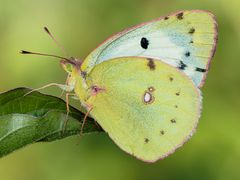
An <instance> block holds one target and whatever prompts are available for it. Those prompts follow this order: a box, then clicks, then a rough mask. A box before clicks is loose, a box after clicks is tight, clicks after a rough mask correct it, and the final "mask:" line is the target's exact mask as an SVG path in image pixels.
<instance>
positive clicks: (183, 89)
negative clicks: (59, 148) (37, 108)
mask: <svg viewBox="0 0 240 180" xmlns="http://www.w3.org/2000/svg"><path fill="white" fill-rule="evenodd" d="M45 30H46V31H47V32H48V33H49V34H50V32H49V30H48V29H47V28H45ZM217 36H218V33H217V22H216V19H215V16H214V15H213V14H211V13H210V12H207V11H202V10H186V11H179V12H177V13H173V14H170V15H168V16H164V17H160V18H158V19H155V20H153V21H150V22H146V23H143V24H140V25H137V26H134V27H132V28H129V29H126V30H124V31H122V32H120V33H117V34H115V35H113V36H112V37H110V38H109V39H107V40H106V41H104V42H103V43H102V44H100V45H99V46H98V47H97V48H96V49H95V50H93V51H92V52H91V53H90V54H89V55H88V56H87V57H86V59H85V60H83V61H81V60H78V59H75V58H62V60H61V65H62V67H63V69H64V70H65V71H66V72H67V73H68V78H67V82H66V84H65V85H59V84H51V85H57V86H59V87H60V88H62V89H64V90H65V91H66V92H67V95H70V94H71V93H73V95H74V96H75V98H77V99H78V100H79V101H80V102H81V106H83V107H84V108H86V110H87V114H86V116H87V115H89V116H91V117H93V118H94V119H95V120H96V121H97V122H98V123H99V124H100V126H101V127H102V128H103V129H104V130H105V132H106V133H108V135H109V137H110V138H111V139H112V140H113V141H114V142H115V143H116V144H117V145H118V146H119V147H120V148H121V149H122V150H124V151H125V152H127V153H129V154H131V155H133V156H135V157H136V158H138V159H140V160H142V161H145V162H155V161H157V160H159V159H162V158H164V157H166V156H168V155H169V154H172V153H173V152H174V151H175V150H176V149H177V148H178V147H180V146H182V145H183V144H184V143H185V142H186V141H187V140H188V139H189V138H190V137H191V136H192V135H193V133H194V132H195V129H196V127H197V124H198V119H199V117H200V112H201V101H202V97H201V91H200V88H201V87H202V86H203V84H204V81H205V78H206V74H207V72H208V70H209V65H210V61H211V59H212V58H213V55H214V53H215V49H216V44H217ZM22 53H25V54H26V53H29V52H27V51H23V52H22ZM85 119H86V118H85ZM85 119H84V121H85Z"/></svg>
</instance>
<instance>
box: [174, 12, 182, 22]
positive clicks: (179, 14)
mask: <svg viewBox="0 0 240 180" xmlns="http://www.w3.org/2000/svg"><path fill="white" fill-rule="evenodd" d="M176 16H177V18H178V19H179V20H182V19H183V12H180V13H178V14H177V15H176Z"/></svg>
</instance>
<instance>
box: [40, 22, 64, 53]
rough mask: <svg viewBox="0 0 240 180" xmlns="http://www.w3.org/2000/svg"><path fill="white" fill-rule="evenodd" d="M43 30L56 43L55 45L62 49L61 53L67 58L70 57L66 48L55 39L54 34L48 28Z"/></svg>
mask: <svg viewBox="0 0 240 180" xmlns="http://www.w3.org/2000/svg"><path fill="white" fill-rule="evenodd" d="M43 29H44V31H45V32H46V33H47V34H48V35H49V36H50V37H51V39H52V40H53V41H54V42H55V44H56V45H57V46H58V47H59V48H60V49H61V51H62V52H63V53H64V54H65V56H66V57H68V54H67V51H66V50H65V48H64V47H63V46H62V45H61V44H60V43H59V42H58V41H57V39H56V38H54V36H53V35H52V33H51V32H50V31H49V29H48V28H47V27H46V26H45V27H44V28H43Z"/></svg>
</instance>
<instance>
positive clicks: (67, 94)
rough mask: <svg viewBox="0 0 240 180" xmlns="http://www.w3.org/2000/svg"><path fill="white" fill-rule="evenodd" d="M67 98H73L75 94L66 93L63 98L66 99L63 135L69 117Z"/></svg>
mask: <svg viewBox="0 0 240 180" xmlns="http://www.w3.org/2000/svg"><path fill="white" fill-rule="evenodd" d="M69 96H75V94H74V93H69V92H67V93H66V96H65V98H66V109H67V114H66V119H65V121H64V125H63V133H64V131H65V130H66V128H67V123H68V115H69V113H70V108H69Z"/></svg>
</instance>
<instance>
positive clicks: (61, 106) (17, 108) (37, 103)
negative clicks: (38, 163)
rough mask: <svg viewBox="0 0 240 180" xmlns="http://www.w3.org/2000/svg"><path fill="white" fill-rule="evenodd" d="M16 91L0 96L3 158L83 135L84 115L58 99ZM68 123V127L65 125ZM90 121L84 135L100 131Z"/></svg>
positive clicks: (90, 120) (85, 126)
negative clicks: (39, 144)
mask: <svg viewBox="0 0 240 180" xmlns="http://www.w3.org/2000/svg"><path fill="white" fill-rule="evenodd" d="M29 91H30V89H26V88H17V89H14V90H10V91H8V92H5V93H2V94H0V157H2V156H4V155H7V154H9V153H11V152H13V151H15V150H17V149H19V148H21V147H24V146H26V145H28V144H32V143H35V142H39V141H41V142H49V141H55V140H58V139H62V138H65V137H68V136H71V135H78V134H80V129H81V126H82V121H83V118H84V114H83V113H82V112H80V111H79V110H77V109H75V108H74V107H71V106H70V112H69V114H68V115H67V113H66V103H65V102H64V101H63V100H62V99H60V98H57V97H53V96H49V95H44V94H41V93H39V92H32V93H30V94H28V95H26V94H27V93H28V92H29ZM66 120H67V124H66V126H65V122H66ZM100 131H102V130H101V128H100V127H99V126H98V125H97V124H96V123H95V122H94V120H93V119H91V118H88V119H87V121H86V124H85V125H84V129H83V133H91V132H100Z"/></svg>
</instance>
